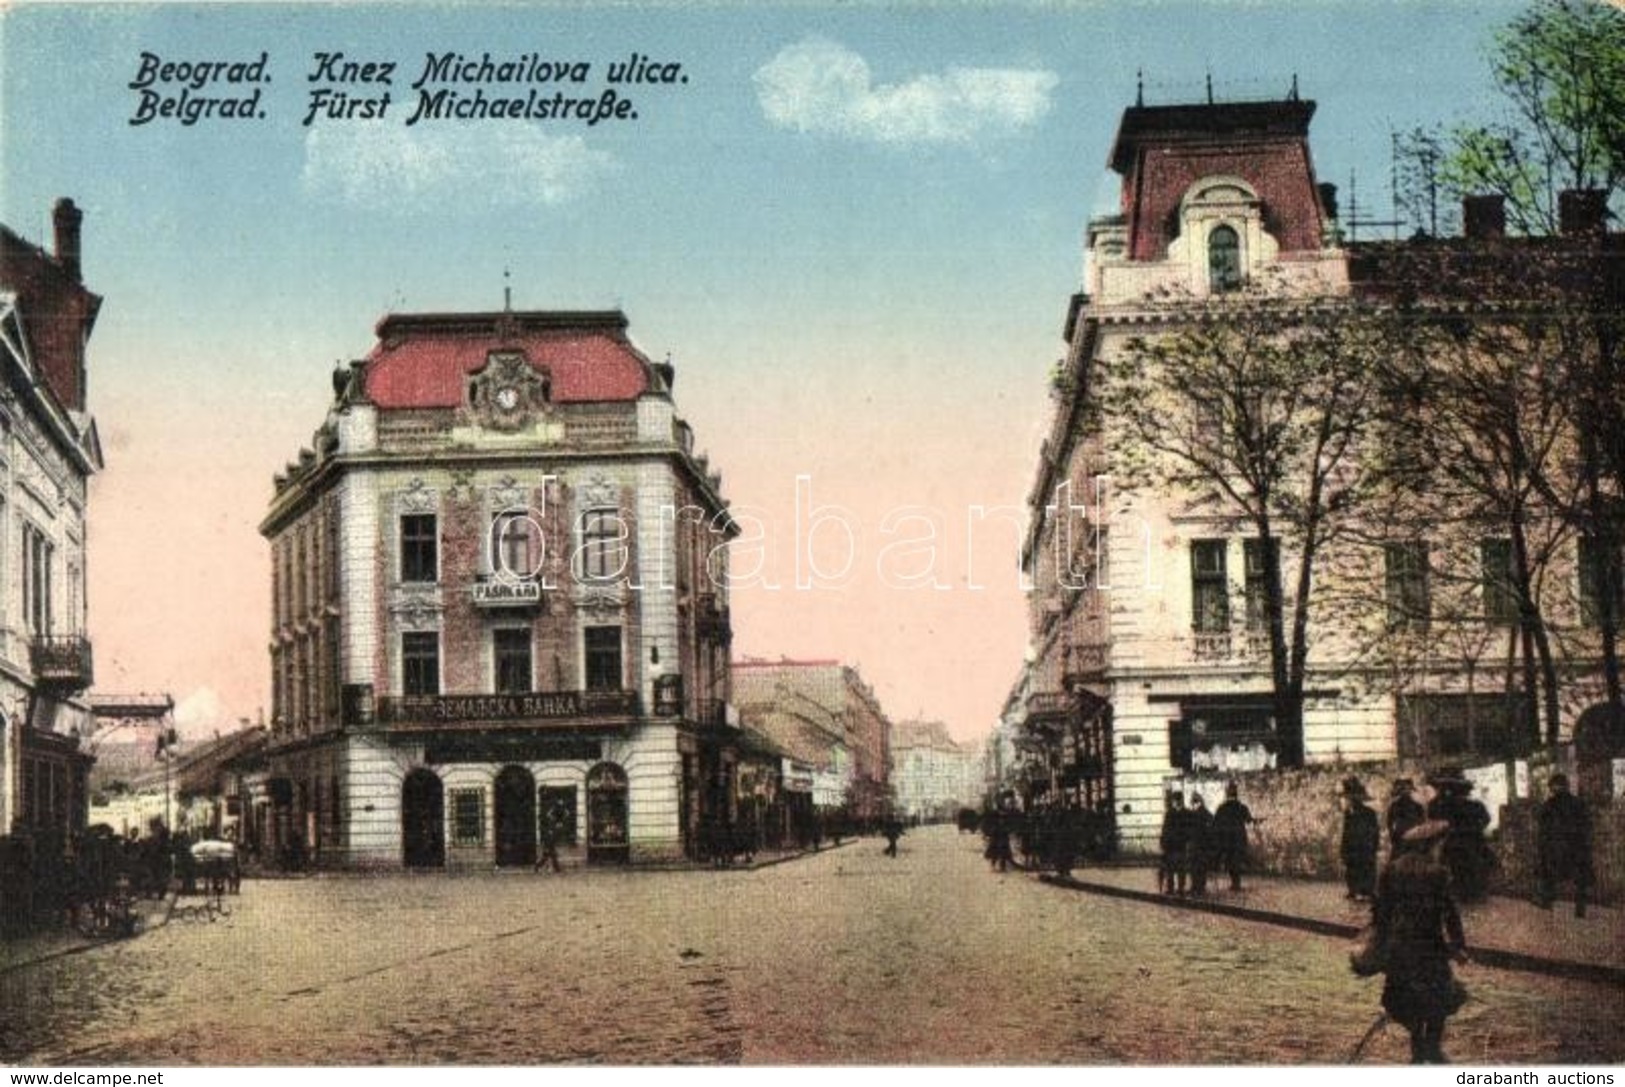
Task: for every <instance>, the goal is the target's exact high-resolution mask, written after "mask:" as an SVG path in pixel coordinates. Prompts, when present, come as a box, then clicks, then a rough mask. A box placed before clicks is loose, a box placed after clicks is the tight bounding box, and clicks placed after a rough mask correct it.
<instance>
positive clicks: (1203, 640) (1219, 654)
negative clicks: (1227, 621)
mask: <svg viewBox="0 0 1625 1087" xmlns="http://www.w3.org/2000/svg"><path fill="white" fill-rule="evenodd" d="M1189 652H1190V660H1191V661H1192V662H1193V663H1197V664H1234V665H1243V664H1245V665H1267V664H1268V663H1269V659H1270V636H1269V632H1268V631H1264V630H1253V629H1250V628H1249V629H1246V630H1241V629H1237V630H1215V631H1197V632H1195V633H1193V634H1192V635H1191V640H1190V643H1189Z"/></svg>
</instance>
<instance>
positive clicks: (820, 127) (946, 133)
mask: <svg viewBox="0 0 1625 1087" xmlns="http://www.w3.org/2000/svg"><path fill="white" fill-rule="evenodd" d="M755 79H756V97H757V99H758V100H759V101H760V102H761V104H762V112H763V113H764V114H765V115H766V116H767V119H768V120H769V121H772V122H773V123H774V124H776V125H779V126H780V127H782V128H792V129H795V130H797V131H799V132H816V133H824V134H828V135H838V136H851V137H856V138H859V139H865V140H873V141H875V142H877V143H886V144H920V143H960V144H964V143H971V142H972V141H974V140H976V139H977V138H978V137H980V136H983V135H990V134H1004V133H1009V132H1010V131H1011V130H1013V129H1017V128H1025V127H1029V126H1031V125H1032V124H1034V123H1035V122H1036V121H1037V120H1038V119H1039V118H1040V117H1042V116H1043V115H1044V114H1045V113H1046V112H1047V111H1048V110H1049V107H1050V92H1051V91H1053V90H1054V89H1055V86H1056V84H1057V83H1059V82H1060V79H1059V77H1058V76H1056V74H1055V73H1054V72H1049V71H1044V70H1042V69H1026V68H949V69H948V70H946V71H945V72H942V73H940V74H938V73H928V74H925V75H919V76H915V77H914V78H913V79H911V80H909V81H908V82H906V83H897V84H892V85H887V86H878V87H877V86H875V84H874V81H873V78H872V76H871V74H870V72H869V64H868V62H867V61H865V60H864V59H863V58H862V57H861V56H859V55H858V54H857V53H854V52H853V51H852V50H850V49H848V48H847V47H846V46H844V45H841V44H840V43H839V42H834V41H830V40H829V39H828V38H820V37H809V38H806V39H804V40H802V41H800V42H798V43H796V44H795V45H791V46H787V47H786V48H784V49H782V50H780V51H779V53H778V55H777V56H775V57H774V58H773V59H772V60H770V61H768V62H767V63H766V64H764V65H762V67H761V68H759V69H757V71H756V77H755Z"/></svg>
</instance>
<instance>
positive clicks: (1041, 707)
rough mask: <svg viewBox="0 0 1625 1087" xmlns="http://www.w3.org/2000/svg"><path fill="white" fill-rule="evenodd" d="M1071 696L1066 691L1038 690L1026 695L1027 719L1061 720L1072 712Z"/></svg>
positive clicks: (1037, 720)
mask: <svg viewBox="0 0 1625 1087" xmlns="http://www.w3.org/2000/svg"><path fill="white" fill-rule="evenodd" d="M1073 706H1074V700H1073V697H1072V696H1071V695H1070V694H1068V693H1067V692H1066V691H1038V692H1036V693H1034V694H1030V695H1028V696H1027V721H1028V723H1036V722H1041V721H1058V720H1063V719H1065V718H1066V717H1068V716H1069V715H1070V714H1071V713H1072V709H1073Z"/></svg>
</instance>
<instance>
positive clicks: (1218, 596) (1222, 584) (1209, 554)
mask: <svg viewBox="0 0 1625 1087" xmlns="http://www.w3.org/2000/svg"><path fill="white" fill-rule="evenodd" d="M1226 543H1227V541H1225V540H1192V541H1191V625H1192V629H1194V630H1195V631H1196V633H1198V634H1222V633H1225V632H1226V631H1228V630H1229V629H1230V585H1229V581H1228V579H1227V577H1226V574H1225V551H1226Z"/></svg>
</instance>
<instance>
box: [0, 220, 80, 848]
mask: <svg viewBox="0 0 1625 1087" xmlns="http://www.w3.org/2000/svg"><path fill="white" fill-rule="evenodd" d="M53 220H54V233H55V239H54V241H55V249H54V252H47V251H46V250H44V249H42V248H40V247H38V246H35V245H34V244H32V243H30V242H28V241H26V240H24V239H23V238H21V237H19V236H18V235H17V234H15V233H13V232H12V231H11V230H9V229H7V228H5V227H0V358H3V359H4V365H5V370H6V373H5V382H4V387H3V389H0V737H3V743H0V828H4V829H5V830H21V831H24V832H27V833H31V834H35V835H39V834H42V833H50V834H54V835H57V836H65V835H68V834H71V833H73V832H75V831H78V830H81V829H83V827H84V825H85V820H86V812H87V809H88V804H89V798H88V791H87V780H88V774H89V767H90V764H91V761H92V760H91V759H90V758H89V756H87V755H86V754H84V753H83V752H81V751H80V750H79V739H78V738H79V736H81V735H86V734H88V733H89V732H90V711H89V707H88V705H87V703H86V702H85V700H84V693H85V691H86V690H87V689H88V688H89V687H90V685H91V683H92V680H93V678H94V674H93V665H92V655H91V643H90V637H89V633H88V631H87V627H86V618H87V608H86V597H85V569H86V567H85V547H86V522H87V494H88V487H89V479H90V476H91V475H92V474H94V473H95V472H97V471H99V470H100V469H101V467H102V455H101V445H100V442H99V439H98V438H97V433H96V424H95V421H94V420H93V419H92V418H91V416H90V415H89V413H88V410H87V405H86V375H87V370H88V367H87V363H86V346H87V344H88V342H89V340H90V334H91V330H92V329H93V328H94V327H95V324H96V316H97V313H98V312H99V310H100V309H101V302H102V300H101V298H100V297H99V296H98V295H96V294H94V293H92V292H91V291H90V290H89V289H88V288H87V287H86V286H85V284H84V278H83V273H82V268H81V264H80V256H81V251H80V224H81V222H82V220H83V213H82V212H81V211H80V210H79V209H78V208H77V207H75V206H74V204H73V201H71V200H67V199H64V200H60V201H58V202H57V205H56V208H55V210H54V215H53Z"/></svg>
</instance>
